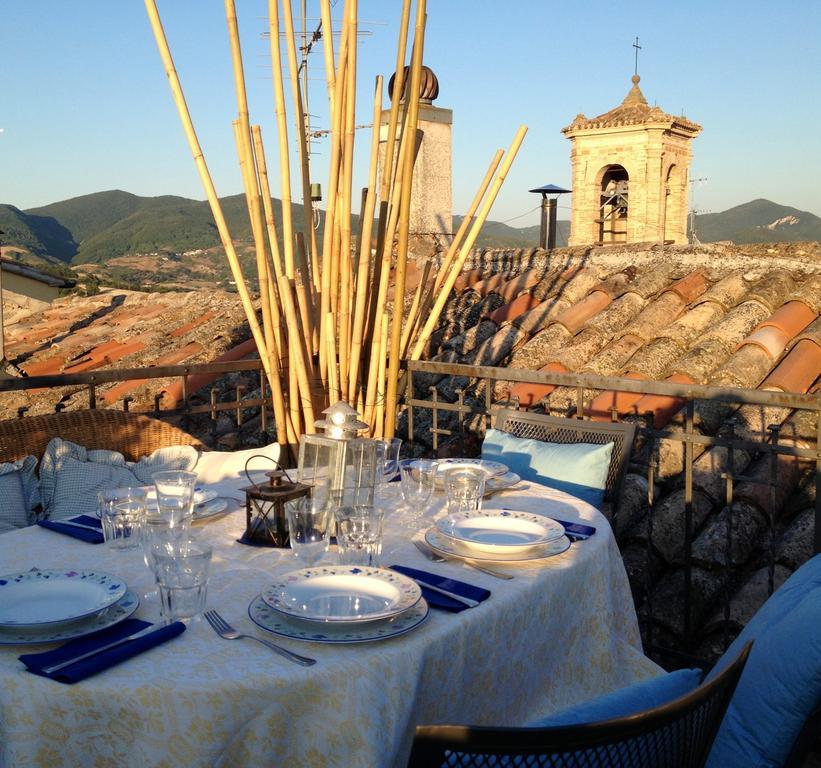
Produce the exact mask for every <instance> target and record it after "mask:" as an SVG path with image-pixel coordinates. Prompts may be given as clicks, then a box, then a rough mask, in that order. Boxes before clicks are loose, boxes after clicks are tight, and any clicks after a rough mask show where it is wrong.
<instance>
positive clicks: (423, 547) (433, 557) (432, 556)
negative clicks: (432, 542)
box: [413, 539, 513, 581]
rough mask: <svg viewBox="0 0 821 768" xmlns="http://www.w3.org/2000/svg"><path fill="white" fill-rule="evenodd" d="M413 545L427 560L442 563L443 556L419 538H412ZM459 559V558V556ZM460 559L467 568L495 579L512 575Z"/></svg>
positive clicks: (509, 578)
mask: <svg viewBox="0 0 821 768" xmlns="http://www.w3.org/2000/svg"><path fill="white" fill-rule="evenodd" d="M413 544H414V546H415V547H416V548H417V549H418V550H419V551H420V552H421V553H422V554H423V555H424V556H425V557H426V558H428V560H430V561H431V562H434V563H444V562H445V558H444V557H441V556H440V555H437V554H436V553H435V552H434V551H433V550H432V549H431V548H430V547H429V546H428V545H427V544H426V543H424V542H422V541H419V539H413ZM460 559H461V558H460ZM461 561H462V562H463V563H464V564H465V565H466V566H468V568H474V569H476V570H477V571H481V572H482V573H486V574H487V575H488V576H495V577H496V578H497V579H505V581H510V580H511V579H512V578H513V577H512V576H511V575H510V574H509V573H502V571H494V570H492V569H491V568H485V567H484V566H483V565H477V564H476V563H474V562H471V561H470V560H464V559H461Z"/></svg>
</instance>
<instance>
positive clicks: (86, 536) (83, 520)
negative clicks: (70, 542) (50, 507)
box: [37, 515, 104, 544]
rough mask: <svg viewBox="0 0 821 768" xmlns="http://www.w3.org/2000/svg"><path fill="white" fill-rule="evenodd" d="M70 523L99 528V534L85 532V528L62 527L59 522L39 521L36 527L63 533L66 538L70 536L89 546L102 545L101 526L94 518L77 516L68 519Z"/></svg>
mask: <svg viewBox="0 0 821 768" xmlns="http://www.w3.org/2000/svg"><path fill="white" fill-rule="evenodd" d="M69 520H71V522H74V523H80V524H81V525H92V526H94V527H95V528H99V530H100V532H99V533H97V531H87V530H85V528H74V527H72V526H70V525H62V524H61V523H60V521H59V520H40V521H39V522H38V523H37V525H41V526H43V528H48V529H49V530H50V531H57V533H64V534H65V535H66V536H71V537H72V538H73V539H80V541H86V542H88V543H89V544H102V543H103V541H104V538H103V524H102V523H101V522H100V521H99V520H98V519H97V518H96V517H91V516H90V515H79V516H77V517H71V518H69Z"/></svg>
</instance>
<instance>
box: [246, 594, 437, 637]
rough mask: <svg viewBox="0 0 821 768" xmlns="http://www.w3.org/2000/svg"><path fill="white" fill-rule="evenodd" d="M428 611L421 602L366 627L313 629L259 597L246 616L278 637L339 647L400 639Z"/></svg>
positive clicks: (317, 627) (321, 627) (350, 626)
mask: <svg viewBox="0 0 821 768" xmlns="http://www.w3.org/2000/svg"><path fill="white" fill-rule="evenodd" d="M428 610H429V609H428V604H427V603H426V602H425V600H424V599H420V600H419V602H417V603H416V604H415V605H413V606H412V607H410V608H408V610H406V611H404V612H403V613H400V614H399V615H398V616H394V617H393V618H391V619H383V620H382V621H371V622H368V623H367V624H346V625H337V624H322V625H321V626H317V624H316V623H315V622H306V621H302V620H301V619H297V618H295V617H293V616H286V615H285V614H283V613H280V612H279V611H276V610H274V609H273V608H272V607H271V606H270V605H268V604H267V603H266V602H265V601H264V600H263V599H262V596H261V595H260V596H258V597H256V598H254V599H253V600H252V601H251V604H250V605H249V606H248V615H249V616H250V617H251V621H253V622H254V623H255V624H256V625H257V626H259V627H262V629H264V630H267V631H268V632H272V633H273V634H275V635H277V636H279V637H286V638H288V639H290V640H308V641H310V642H313V643H331V644H342V643H370V642H373V641H374V640H387V639H388V638H389V637H398V636H399V635H404V634H405V633H406V632H410V631H411V630H412V629H416V627H418V626H419V625H420V624H421V623H422V622H423V621H424V620H425V619H426V618H427V616H428Z"/></svg>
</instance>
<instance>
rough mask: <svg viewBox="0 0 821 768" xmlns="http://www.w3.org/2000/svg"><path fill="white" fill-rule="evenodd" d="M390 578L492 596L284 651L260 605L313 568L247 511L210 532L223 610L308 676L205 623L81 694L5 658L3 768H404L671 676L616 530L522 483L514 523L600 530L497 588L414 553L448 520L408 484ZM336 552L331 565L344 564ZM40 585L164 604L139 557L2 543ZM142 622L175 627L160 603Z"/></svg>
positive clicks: (592, 512)
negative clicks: (426, 749)
mask: <svg viewBox="0 0 821 768" xmlns="http://www.w3.org/2000/svg"><path fill="white" fill-rule="evenodd" d="M378 503H380V504H381V505H383V506H384V507H385V509H386V517H385V523H384V541H383V547H382V554H381V563H382V564H383V565H385V566H392V565H399V566H407V567H410V568H416V569H422V570H425V571H427V572H428V573H433V574H439V575H443V576H448V577H451V578H453V579H457V580H460V581H463V582H468V583H470V584H472V585H476V586H479V587H483V588H485V589H487V590H490V592H491V594H490V597H489V598H488V599H486V600H484V601H482V602H480V603H479V604H478V605H477V606H475V607H471V608H469V609H467V610H463V611H461V612H458V613H450V612H444V611H438V610H431V611H430V613H429V615H428V616H427V618H426V619H425V620H424V621H423V622H422V623H421V624H419V626H417V627H415V628H414V629H413V630H412V631H409V632H407V633H406V634H403V635H401V636H397V637H392V638H390V639H382V640H377V641H374V642H368V643H358V644H325V643H319V642H309V641H301V640H293V639H283V638H279V637H276V636H274V635H273V634H271V633H268V632H266V631H265V630H264V629H261V628H259V627H258V626H256V624H254V623H253V622H252V621H251V619H250V617H249V612H248V608H249V605H250V604H251V603H252V601H254V600H255V598H257V596H258V595H259V594H260V592H261V590H263V589H264V588H265V587H266V586H267V585H270V584H271V583H272V582H273V581H274V580H275V579H277V578H281V576H282V575H283V574H285V573H288V572H289V571H294V570H297V569H299V568H301V567H303V566H302V565H301V564H300V562H299V561H298V560H297V559H296V558H295V555H294V553H293V552H292V551H291V550H290V549H288V548H284V549H280V548H267V547H255V546H247V545H245V544H242V543H240V542H239V541H238V539H239V538H240V537H241V535H242V533H243V531H244V530H245V526H246V513H245V509H244V505H243V504H242V503H241V501H240V497H236V498H234V499H231V500H230V503H229V505H228V508H227V509H226V511H225V512H223V513H221V514H219V515H215V516H213V517H210V518H208V519H206V520H202V521H201V522H197V523H195V524H194V526H193V528H192V531H193V534H194V535H195V536H197V537H199V538H201V539H204V540H206V541H207V542H208V543H209V544H211V546H212V547H213V557H212V564H211V572H210V578H209V582H208V594H207V607H208V608H212V609H215V610H217V611H218V612H219V613H220V614H221V615H222V616H223V617H224V618H225V619H226V620H227V621H228V622H229V623H231V624H232V625H234V626H235V627H237V628H239V629H241V630H242V631H243V632H248V633H251V634H256V635H257V636H259V637H267V638H268V639H270V640H273V641H275V642H277V643H279V644H281V645H283V646H285V647H287V648H289V649H291V650H293V651H296V652H298V653H301V654H303V655H306V656H310V657H312V658H315V659H316V660H317V663H316V664H315V665H314V666H310V667H304V666H299V665H297V664H294V663H291V662H290V661H288V660H286V659H284V658H282V657H280V656H279V655H277V654H275V653H273V652H272V651H271V650H270V649H268V648H266V647H264V646H263V645H262V644H259V643H255V642H250V641H246V640H237V641H228V640H225V639H222V638H221V637H219V636H218V635H217V634H216V633H215V632H214V631H213V630H212V628H211V627H210V626H209V625H208V623H207V622H206V621H204V620H203V619H202V618H195V619H193V620H189V621H188V625H187V629H186V631H185V632H184V633H183V634H182V635H180V636H179V637H176V638H174V639H173V640H170V641H168V642H166V643H164V644H162V645H158V646H157V647H155V648H152V649H151V650H150V651H148V652H145V653H142V654H140V655H137V656H135V657H133V658H131V659H129V660H127V661H125V662H123V663H122V664H119V665H117V666H114V667H111V668H109V669H107V670H105V671H104V672H101V673H100V674H97V675H95V676H92V677H89V678H87V679H85V680H82V681H81V682H78V683H76V684H73V685H66V684H61V683H59V682H56V681H54V680H51V679H48V678H46V677H41V676H37V675H34V674H31V673H30V672H28V671H27V670H26V668H25V667H24V665H23V664H22V663H21V662H20V661H19V658H18V657H19V656H20V655H21V654H23V653H29V652H36V651H38V650H47V649H48V648H50V647H54V645H51V646H49V645H44V646H33V647H32V646H17V645H3V646H0V766H6V767H8V768H24V767H25V766H42V767H43V768H46V767H47V768H55V767H57V766H83V767H87V768H92V767H93V768H105V767H108V766H111V767H112V768H113V766H117V768H123V767H124V766H128V767H133V768H138V767H139V768H144V767H145V766H169V767H170V766H186V767H187V768H195V767H196V766H232V767H233V766H236V767H239V766H254V767H255V768H257V767H259V766H300V767H302V768H305V767H310V766H317V767H320V766H322V767H327V766H340V767H343V766H344V768H360V767H361V768H371V767H373V768H382V767H385V768H387V767H388V766H397V767H399V766H404V765H405V764H406V761H407V758H408V754H409V752H410V747H411V743H412V739H413V734H414V729H415V727H416V726H417V725H422V724H437V723H451V724H472V725H494V726H514V725H524V724H526V723H527V722H529V721H532V720H533V719H535V718H538V717H544V716H546V715H549V714H550V713H552V712H556V711H558V710H560V709H562V708H565V707H567V706H569V705H572V704H574V703H577V702H580V701H584V700H587V699H591V698H593V697H595V696H598V695H600V694H603V693H606V692H609V691H612V690H614V689H617V688H619V687H622V686H624V685H627V684H631V683H634V682H637V681H639V680H642V679H646V678H648V677H652V676H655V675H657V674H659V672H660V669H659V668H658V667H657V666H656V665H655V664H654V663H653V662H652V661H650V660H649V659H648V658H647V657H645V656H644V654H643V653H642V647H641V639H640V635H639V628H638V622H637V617H636V611H635V608H634V604H633V599H632V596H631V592H630V587H629V583H628V579H627V574H626V572H625V568H624V564H623V562H622V558H621V556H620V553H619V549H618V546H617V544H616V541H615V539H614V536H613V533H612V530H611V527H610V525H609V523H608V521H607V519H606V518H605V517H604V516H603V515H602V514H601V513H600V512H599V511H597V510H596V509H595V508H593V507H592V506H590V505H589V504H587V503H585V502H583V501H581V500H579V499H577V498H575V497H573V496H569V495H567V494H565V493H562V492H560V491H556V490H552V489H550V488H547V487H544V486H541V485H538V484H535V483H520V484H519V485H518V486H516V487H514V488H511V489H509V490H505V491H504V492H500V493H498V494H495V495H493V496H491V497H490V498H488V499H486V500H485V502H484V509H486V510H490V509H497V510H498V509H508V510H518V511H522V512H530V513H534V514H539V515H545V516H549V517H554V518H559V519H562V520H564V521H571V522H582V523H586V524H588V525H590V526H593V527H595V533H594V534H593V535H592V536H590V538H588V539H585V540H578V541H574V542H573V543H572V544H571V545H570V547H569V548H568V549H567V550H566V551H564V552H562V553H561V554H557V555H554V556H552V557H547V558H544V559H542V560H538V561H527V562H523V563H518V564H511V563H492V565H493V567H494V568H497V569H498V570H499V571H502V572H504V573H506V574H507V575H511V576H513V578H511V579H499V578H496V577H494V576H493V575H491V574H487V573H484V572H481V571H478V570H476V569H474V568H472V567H471V566H470V565H468V564H466V563H465V562H464V561H461V560H457V559H453V560H444V561H442V562H432V561H431V560H428V559H425V557H423V555H422V553H420V552H419V550H418V549H417V548H416V547H415V546H414V544H413V541H412V538H414V537H416V538H418V537H419V536H420V534H421V533H422V532H424V530H425V529H427V528H429V527H430V526H431V524H432V523H433V521H434V519H435V518H436V517H437V516H441V515H442V514H443V509H444V498H443V495H442V493H441V491H440V492H437V493H436V494H435V495H434V497H433V499H432V501H431V502H430V504H429V505H428V506H427V508H425V509H423V510H420V509H408V508H406V507H405V505H404V504H403V502H402V497H401V493H400V487H399V483H388V484H386V485H384V486H383V487H382V489H381V490H380V493H379V497H378ZM336 558H337V553H336V551H335V547H330V548H329V550H328V551H327V553H326V554H325V555H324V559H323V562H327V563H334V562H336ZM32 568H40V569H65V568H94V569H97V570H100V571H105V572H108V573H111V574H114V575H116V576H117V577H118V578H121V579H123V580H125V581H126V582H127V584H128V586H129V588H130V589H131V590H133V592H134V593H135V594H138V595H145V594H147V593H149V592H150V591H151V589H152V587H153V578H152V576H151V572H150V571H149V569H148V568H147V567H146V565H145V562H144V561H143V555H142V551H141V550H140V549H139V548H138V549H131V550H115V549H111V548H109V547H108V545H106V544H99V545H95V544H90V543H86V542H83V541H78V540H76V539H73V538H70V537H68V536H65V535H62V534H60V533H57V532H55V531H51V530H47V529H44V528H42V527H40V526H32V527H28V528H23V529H20V530H17V531H13V532H10V533H6V534H4V535H2V536H0V575H2V574H7V573H12V572H22V571H27V570H30V569H32ZM135 617H137V618H143V619H146V620H149V621H156V620H157V619H158V618H159V607H158V605H157V604H156V603H155V602H151V601H150V600H146V599H144V600H143V601H142V602H141V604H140V606H139V609H138V610H137V612H136V614H135Z"/></svg>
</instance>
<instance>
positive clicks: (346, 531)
mask: <svg viewBox="0 0 821 768" xmlns="http://www.w3.org/2000/svg"><path fill="white" fill-rule="evenodd" d="M334 515H335V517H336V542H337V544H338V545H339V562H340V564H342V565H367V566H372V567H377V566H378V565H379V556H380V555H381V554H382V522H383V520H384V518H385V510H384V509H382V508H381V507H372V506H366V505H360V506H356V507H337V508H336V510H335V511H334Z"/></svg>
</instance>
